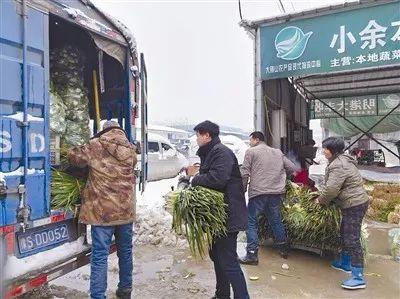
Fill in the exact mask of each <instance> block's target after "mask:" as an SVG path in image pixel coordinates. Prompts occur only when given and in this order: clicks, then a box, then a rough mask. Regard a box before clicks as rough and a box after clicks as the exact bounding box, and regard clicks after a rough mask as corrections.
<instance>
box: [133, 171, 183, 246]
mask: <svg viewBox="0 0 400 299" xmlns="http://www.w3.org/2000/svg"><path fill="white" fill-rule="evenodd" d="M177 184H178V178H173V179H168V180H161V181H156V182H150V183H148V184H147V186H146V190H145V192H144V193H143V194H142V195H140V194H138V196H137V203H136V207H137V208H136V222H135V230H134V233H135V244H136V245H145V244H151V245H162V246H177V247H178V248H183V247H186V246H187V245H186V244H187V243H186V240H182V239H177V238H176V235H175V234H174V233H173V232H172V231H171V227H172V216H171V214H169V213H168V212H167V211H166V210H165V207H164V206H165V196H166V195H167V193H168V192H170V191H171V187H174V188H176V186H177Z"/></svg>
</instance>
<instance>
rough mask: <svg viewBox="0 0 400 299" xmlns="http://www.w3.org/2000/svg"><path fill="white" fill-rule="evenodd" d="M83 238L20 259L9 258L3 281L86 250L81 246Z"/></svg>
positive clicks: (85, 247)
mask: <svg viewBox="0 0 400 299" xmlns="http://www.w3.org/2000/svg"><path fill="white" fill-rule="evenodd" d="M83 242H84V237H80V238H79V239H77V240H76V241H74V242H71V243H65V244H63V245H61V246H59V247H56V248H53V249H50V250H47V251H44V252H40V253H37V254H34V255H31V256H28V257H25V258H22V259H18V258H17V257H15V256H9V257H8V259H7V261H6V266H5V268H6V272H5V279H6V280H8V279H12V278H16V277H19V276H21V275H24V274H26V273H29V272H30V271H34V270H38V269H41V268H44V267H46V266H48V265H51V264H53V263H55V262H57V261H59V260H60V259H66V258H68V257H72V256H74V255H75V254H77V253H80V252H82V251H84V250H86V249H88V247H87V246H85V245H84V244H83Z"/></svg>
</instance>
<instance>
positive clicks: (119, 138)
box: [68, 127, 137, 225]
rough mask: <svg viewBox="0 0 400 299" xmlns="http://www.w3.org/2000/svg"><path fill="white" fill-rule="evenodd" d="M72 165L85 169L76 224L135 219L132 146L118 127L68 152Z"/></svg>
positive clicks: (119, 221)
mask: <svg viewBox="0 0 400 299" xmlns="http://www.w3.org/2000/svg"><path fill="white" fill-rule="evenodd" d="M68 158H69V161H70V163H71V164H72V165H73V166H77V167H82V168H83V167H88V168H89V176H88V180H87V182H86V187H85V188H84V190H83V191H82V206H81V211H80V214H79V221H80V222H81V223H85V224H92V225H120V224H127V223H131V222H133V221H134V220H135V205H136V201H135V176H134V167H135V165H136V163H137V157H136V152H135V146H134V145H133V144H131V143H130V142H129V140H128V139H127V138H126V135H125V132H124V131H123V130H122V129H120V128H115V127H114V128H109V129H106V130H104V131H103V132H100V134H98V135H97V136H96V137H95V138H92V139H91V140H90V142H89V143H88V144H86V145H84V146H81V147H76V148H73V149H71V150H70V151H69V153H68Z"/></svg>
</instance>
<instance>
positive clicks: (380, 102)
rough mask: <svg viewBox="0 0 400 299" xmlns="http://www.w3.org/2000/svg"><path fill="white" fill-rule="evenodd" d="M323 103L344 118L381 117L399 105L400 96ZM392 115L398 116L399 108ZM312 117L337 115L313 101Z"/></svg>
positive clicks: (371, 96)
mask: <svg viewBox="0 0 400 299" xmlns="http://www.w3.org/2000/svg"><path fill="white" fill-rule="evenodd" d="M323 101H324V103H326V104H328V105H329V106H330V107H332V108H333V109H335V110H336V111H337V112H339V113H340V114H342V115H344V116H376V115H382V116H383V115H386V114H387V113H389V112H390V111H391V110H392V109H393V108H395V107H396V106H397V105H398V104H399V103H400V94H384V95H365V96H357V97H346V98H333V99H325V100H323ZM392 114H400V107H399V108H397V109H396V110H395V111H394V112H392ZM312 117H313V118H337V117H339V115H337V114H336V113H335V112H333V111H332V110H331V109H329V108H328V107H327V106H326V105H324V104H323V103H322V102H321V101H319V100H314V101H313V109H312Z"/></svg>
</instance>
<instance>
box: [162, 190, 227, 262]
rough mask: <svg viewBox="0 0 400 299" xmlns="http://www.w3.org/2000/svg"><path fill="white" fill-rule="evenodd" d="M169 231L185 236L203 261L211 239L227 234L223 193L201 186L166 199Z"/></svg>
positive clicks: (193, 250)
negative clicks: (169, 221)
mask: <svg viewBox="0 0 400 299" xmlns="http://www.w3.org/2000/svg"><path fill="white" fill-rule="evenodd" d="M169 208H170V209H171V210H172V216H173V220H172V229H173V231H174V232H175V233H176V234H178V235H185V237H186V239H187V241H188V243H189V248H190V250H191V252H192V254H193V255H194V256H200V257H201V258H203V257H204V256H205V254H206V253H207V252H208V249H209V248H210V247H211V246H212V243H213V240H214V239H215V238H217V237H220V236H223V235H225V234H226V218H227V213H226V204H225V201H224V194H223V193H221V192H218V191H215V190H210V189H207V188H204V187H200V186H197V187H189V188H187V189H183V190H179V191H175V192H173V193H172V194H171V195H170V197H169Z"/></svg>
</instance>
